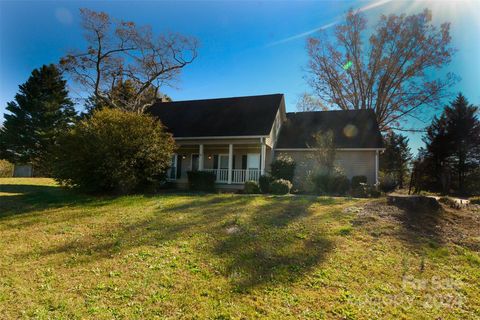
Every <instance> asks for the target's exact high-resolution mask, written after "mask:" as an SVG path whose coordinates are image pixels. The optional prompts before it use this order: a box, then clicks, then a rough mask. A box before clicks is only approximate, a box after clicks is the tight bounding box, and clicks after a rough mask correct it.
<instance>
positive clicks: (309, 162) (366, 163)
mask: <svg viewBox="0 0 480 320" xmlns="http://www.w3.org/2000/svg"><path fill="white" fill-rule="evenodd" d="M280 155H289V156H291V157H292V158H293V159H294V160H295V162H296V164H297V166H296V170H295V178H294V184H295V185H296V186H297V187H298V188H306V187H307V185H306V181H307V180H308V179H307V177H308V175H309V174H310V173H311V172H313V171H314V170H315V168H316V166H317V164H316V162H315V160H314V159H313V156H312V153H311V152H309V151H276V152H275V157H278V156H280ZM336 163H337V165H338V166H339V167H340V168H341V169H342V171H343V172H344V173H345V175H346V176H347V177H348V178H349V179H351V178H352V177H353V176H359V175H364V176H366V177H367V179H368V183H370V184H374V183H375V151H370V150H368V151H344V150H338V151H337V154H336Z"/></svg>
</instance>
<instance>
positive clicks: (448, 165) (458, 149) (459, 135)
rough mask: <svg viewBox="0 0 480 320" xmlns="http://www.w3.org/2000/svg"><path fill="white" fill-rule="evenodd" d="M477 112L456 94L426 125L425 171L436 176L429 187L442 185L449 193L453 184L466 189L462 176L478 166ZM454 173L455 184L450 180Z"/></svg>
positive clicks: (479, 156) (473, 170)
mask: <svg viewBox="0 0 480 320" xmlns="http://www.w3.org/2000/svg"><path fill="white" fill-rule="evenodd" d="M477 112H478V107H476V106H473V105H471V104H469V103H468V100H467V99H466V98H465V97H464V96H463V95H462V94H458V96H457V98H456V99H455V100H454V101H452V102H451V103H450V106H445V109H444V111H443V113H442V114H441V115H440V117H435V118H434V119H433V121H432V123H431V124H430V126H429V127H428V128H427V132H426V134H425V136H424V138H423V141H424V142H425V145H426V147H425V150H424V152H423V154H424V156H423V159H422V161H423V162H424V163H426V165H424V168H425V170H424V173H425V174H430V175H431V176H433V177H435V178H436V180H435V181H434V182H433V183H432V184H430V186H429V187H430V189H433V190H435V189H438V187H439V186H441V187H442V188H441V189H442V191H443V192H448V191H449V190H450V188H451V187H452V186H453V188H454V189H456V190H458V191H459V192H461V193H463V192H465V179H466V178H467V177H468V176H469V174H472V173H474V172H475V170H476V169H478V168H479V166H480V121H479V119H478V118H477V115H476V114H477ZM453 174H455V176H456V179H455V184H453V183H452V182H453V181H452V175H453Z"/></svg>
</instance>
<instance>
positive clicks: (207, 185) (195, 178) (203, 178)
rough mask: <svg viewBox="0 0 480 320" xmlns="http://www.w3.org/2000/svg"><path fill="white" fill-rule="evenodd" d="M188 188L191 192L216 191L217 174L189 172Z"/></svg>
mask: <svg viewBox="0 0 480 320" xmlns="http://www.w3.org/2000/svg"><path fill="white" fill-rule="evenodd" d="M187 176H188V187H189V188H190V190H195V191H207V192H211V191H214V190H215V178H216V176H215V174H214V173H213V172H206V171H188V172H187Z"/></svg>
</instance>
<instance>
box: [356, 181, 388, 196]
mask: <svg viewBox="0 0 480 320" xmlns="http://www.w3.org/2000/svg"><path fill="white" fill-rule="evenodd" d="M351 195H352V196H353V197H356V198H378V197H380V195H381V193H380V192H379V191H378V190H377V187H376V186H372V185H369V184H366V183H360V184H358V185H357V186H355V187H354V186H353V184H352V190H351Z"/></svg>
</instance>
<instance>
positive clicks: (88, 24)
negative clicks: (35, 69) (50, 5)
mask: <svg viewBox="0 0 480 320" xmlns="http://www.w3.org/2000/svg"><path fill="white" fill-rule="evenodd" d="M80 13H81V16H82V27H83V29H84V30H85V39H86V41H87V44H88V45H87V48H86V49H84V50H76V51H74V52H72V53H70V54H68V55H67V56H65V57H63V58H62V59H61V60H60V65H61V66H62V68H63V69H64V70H65V71H66V72H67V73H68V74H70V75H71V76H72V78H73V79H74V80H75V81H77V82H78V83H80V84H81V85H82V86H84V87H85V88H86V90H87V91H90V92H91V96H93V97H94V99H95V100H96V101H101V102H102V103H103V104H105V105H108V106H110V107H117V108H122V109H125V110H129V111H134V112H139V113H141V112H143V111H144V110H145V109H146V108H147V107H149V106H150V105H152V104H153V102H154V99H152V97H153V98H155V97H157V96H158V93H159V90H160V87H161V86H162V85H172V84H173V83H174V82H175V80H176V79H177V78H178V76H179V75H180V72H181V70H182V69H183V68H184V67H185V66H187V65H189V64H190V63H192V62H193V61H194V60H195V58H196V57H197V41H196V40H195V39H194V38H190V37H185V36H182V35H180V34H177V33H169V34H162V35H159V36H155V35H154V34H153V31H152V30H151V27H150V26H145V27H138V26H137V25H136V24H135V23H134V22H131V21H122V20H115V19H113V18H111V17H110V16H109V15H108V14H106V13H104V12H95V11H91V10H88V9H81V10H80ZM127 80H128V81H129V82H127ZM126 83H128V86H129V97H128V98H129V99H128V100H124V99H118V98H119V97H118V96H115V92H116V88H118V87H119V86H122V85H125V84H126Z"/></svg>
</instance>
